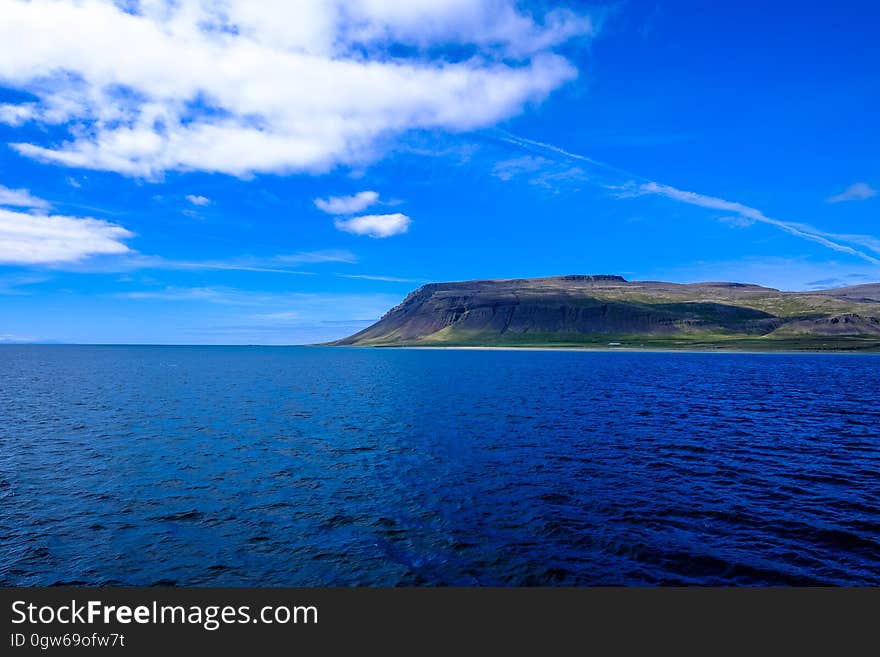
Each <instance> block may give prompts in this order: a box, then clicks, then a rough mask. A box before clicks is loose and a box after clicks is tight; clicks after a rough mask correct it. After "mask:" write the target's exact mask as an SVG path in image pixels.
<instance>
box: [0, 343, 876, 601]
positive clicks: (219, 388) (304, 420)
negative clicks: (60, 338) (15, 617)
mask: <svg viewBox="0 0 880 657" xmlns="http://www.w3.org/2000/svg"><path fill="white" fill-rule="evenodd" d="M0 583H3V584H15V585H37V584H39V585H44V584H60V583H69V584H72V583H77V584H135V585H145V584H156V583H162V584H180V585H352V584H372V585H392V584H455V585H470V584H481V585H497V584H500V585H526V584H551V585H555V584H733V585H756V584H880V357H877V356H834V355H821V356H820V355H815V356H814V355H749V354H681V353H679V354H631V353H572V352H486V351H446V352H444V351H414V350H410V351H406V350H380V349H372V350H370V349H321V348H217V347H206V348H199V347H177V348H174V347H172V348H166V347H36V346H31V347H13V346H7V347H0Z"/></svg>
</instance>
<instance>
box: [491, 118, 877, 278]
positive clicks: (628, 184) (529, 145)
mask: <svg viewBox="0 0 880 657" xmlns="http://www.w3.org/2000/svg"><path fill="white" fill-rule="evenodd" d="M493 132H494V133H495V138H496V139H498V140H500V141H503V142H506V143H508V144H512V145H514V146H517V147H519V148H522V149H524V150H528V151H531V152H535V151H540V152H542V153H544V154H552V155H554V156H557V157H556V158H555V159H556V160H557V161H558V157H560V156H561V157H563V158H566V159H569V160H577V161H580V162H586V163H588V164H590V165H592V166H594V167H597V168H599V169H603V170H605V171H610V172H613V173H615V174H618V175H621V176H623V177H625V178H626V180H623V181H621V182H620V184H619V185H613V186H610V187H612V188H617V189H626V191H625V192H623V193H622V194H620V197H621V198H629V197H635V196H643V195H647V194H656V195H660V196H665V197H666V198H670V199H672V200H675V201H678V202H680V203H686V204H688V205H695V206H698V207H703V208H710V209H715V210H725V211H728V212H734V213H736V214H738V215H740V216H741V217H743V218H745V219H749V220H750V221H754V222H759V223H763V224H767V225H770V226H775V227H776V228H779V229H780V230H782V231H784V232H786V233H788V234H789V235H794V236H796V237H800V238H802V239H805V240H809V241H811V242H815V243H817V244H821V245H822V246H825V247H827V248H829V249H832V250H834V251H838V252H841V253H847V254H849V255H852V256H855V257H857V258H861V259H862V260H865V261H867V262H870V263H871V264H873V265H878V266H880V259H878V258H875V257H874V256H872V255H870V254H868V253H865V252H864V251H861V250H859V249H856V248H854V247H852V246H848V245H846V244H841V243H839V242H837V241H835V240H842V241H845V242H850V243H852V244H856V245H858V246H860V247H862V248H865V249H868V250H869V251H874V252H875V253H880V240H878V239H877V238H875V237H872V236H871V235H835V234H833V233H826V232H824V231H821V230H819V229H817V228H813V227H812V226H809V225H807V224H801V223H791V222H787V221H781V220H779V219H773V218H771V217H768V216H766V215H765V214H764V213H763V212H761V211H760V210H758V209H756V208H752V207H749V206H747V205H743V204H742V203H738V202H736V201H727V200H725V199H722V198H717V197H714V196H706V195H704V194H699V193H697V192H689V191H685V190H682V189H678V188H677V187H672V186H671V185H663V184H660V183H657V182H655V181H653V180H651V179H650V178H646V177H645V176H640V175H638V174H635V173H632V172H630V171H626V170H625V169H621V168H619V167H616V166H614V165H611V164H608V163H606V162H601V161H599V160H595V159H593V158H591V157H587V156H586V155H581V154H580V153H572V152H571V151H567V150H565V149H564V148H560V147H559V146H555V145H554V144H548V143H545V142H541V141H535V140H533V139H526V138H525V137H520V136H518V135H514V134H511V133H509V132H507V131H505V130H501V129H497V130H495V131H493ZM637 182H638V183H641V184H639V185H638V186H635V183H637Z"/></svg>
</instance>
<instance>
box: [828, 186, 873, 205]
mask: <svg viewBox="0 0 880 657" xmlns="http://www.w3.org/2000/svg"><path fill="white" fill-rule="evenodd" d="M872 196H877V190H876V189H874V188H873V187H871V186H870V185H869V184H868V183H863V182H857V183H855V184H853V185H850V186H849V187H847V188H846V189H845V190H843V191H842V192H841V193H840V194H838V195H837V196H832V197H831V198H829V199H828V202H829V203H841V202H843V201H866V200H868V199H869V198H871V197H872Z"/></svg>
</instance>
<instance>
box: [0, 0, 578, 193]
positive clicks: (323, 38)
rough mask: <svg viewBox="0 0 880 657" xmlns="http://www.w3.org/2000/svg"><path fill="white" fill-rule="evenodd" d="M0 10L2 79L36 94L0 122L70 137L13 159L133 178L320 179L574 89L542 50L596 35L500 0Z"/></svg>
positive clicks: (567, 20) (76, 2) (11, 2)
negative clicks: (312, 174) (432, 132)
mask: <svg viewBox="0 0 880 657" xmlns="http://www.w3.org/2000/svg"><path fill="white" fill-rule="evenodd" d="M0 15H2V16H3V20H2V21H0V84H3V85H4V86H7V87H11V88H14V89H18V90H22V91H26V92H29V93H31V94H33V95H35V96H36V97H37V98H38V99H39V100H38V102H36V103H27V104H22V105H8V104H7V105H3V106H0V120H3V121H5V122H6V123H10V124H13V125H18V124H21V123H22V122H24V121H27V120H37V121H40V122H43V123H48V124H67V128H68V131H69V136H70V139H69V141H66V142H64V143H61V144H57V143H16V144H13V148H15V149H16V150H17V151H18V152H19V153H21V154H23V155H26V156H29V157H32V158H36V159H39V160H43V161H47V162H54V163H58V164H63V165H68V166H74V167H82V168H92V169H101V170H111V171H117V172H119V173H122V174H126V175H132V176H143V177H156V176H160V175H161V174H162V173H163V172H165V171H169V170H203V171H216V172H224V173H229V174H233V175H238V176H247V175H249V174H252V173H254V172H266V171H271V172H291V171H322V170H327V169H330V168H332V167H334V166H336V165H339V164H343V165H346V164H347V165H357V164H358V163H362V162H364V161H366V160H368V159H369V158H371V157H373V156H375V155H376V150H377V148H379V147H380V146H381V144H382V143H383V141H384V140H385V139H387V138H388V137H393V136H395V135H399V134H401V133H404V132H406V131H409V130H418V129H442V130H450V131H462V130H470V129H476V128H482V127H487V126H491V125H493V124H495V123H497V122H498V121H501V120H504V119H506V118H509V117H511V116H514V115H516V114H518V113H520V112H521V111H522V110H523V109H524V108H525V106H526V105H528V104H530V103H533V102H540V101H541V100H543V99H544V98H545V97H546V96H547V95H548V94H550V93H551V92H552V91H554V90H555V89H557V88H559V87H560V86H561V85H563V84H565V83H566V82H568V81H570V80H572V79H574V78H575V77H576V75H577V70H576V68H575V67H574V66H573V65H572V64H571V63H570V62H569V61H568V60H567V59H566V58H565V57H563V56H561V55H559V54H557V53H555V52H553V48H555V47H556V46H557V45H559V44H561V43H563V42H566V41H568V40H570V39H572V38H575V37H588V36H591V35H592V34H593V33H594V31H595V27H594V24H593V22H592V21H591V19H590V17H589V16H586V15H584V14H582V13H575V12H572V11H569V10H563V9H556V10H552V11H550V12H548V13H546V14H544V15H539V16H532V15H530V14H528V13H526V12H524V11H521V10H520V9H519V8H518V3H517V2H516V1H515V0H415V1H412V2H407V3H402V2H386V1H381V0H299V1H298V2H288V1H285V0H271V1H270V0H265V1H263V2H253V0H223V1H221V0H175V1H174V2H172V1H171V0H141V1H140V2H125V3H123V2H111V1H110V0H32V1H30V2H20V1H19V0H0ZM450 46H451V48H450ZM454 52H459V53H467V54H466V55H463V56H458V57H456V56H455V55H454V54H451V53H454ZM400 53H407V54H400Z"/></svg>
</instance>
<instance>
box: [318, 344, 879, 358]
mask: <svg viewBox="0 0 880 657" xmlns="http://www.w3.org/2000/svg"><path fill="white" fill-rule="evenodd" d="M306 346H313V347H327V346H331V347H333V348H340V347H341V348H343V349H400V350H422V351H562V352H581V351H582V352H596V353H645V354H750V355H765V354H766V355H774V354H778V355H789V356H798V355H813V356H819V355H823V354H827V355H843V356H878V355H880V350H877V351H869V350H863V351H856V350H843V349H827V350H808V349H801V350H784V349H779V350H775V349H767V350H755V349H714V348H713V349H694V348H687V349H672V348H669V349H663V348H660V347H510V346H498V347H490V346H465V345H457V346H453V345H450V346H448V347H441V346H433V345H431V346H428V345H412V346H409V345H306Z"/></svg>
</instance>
